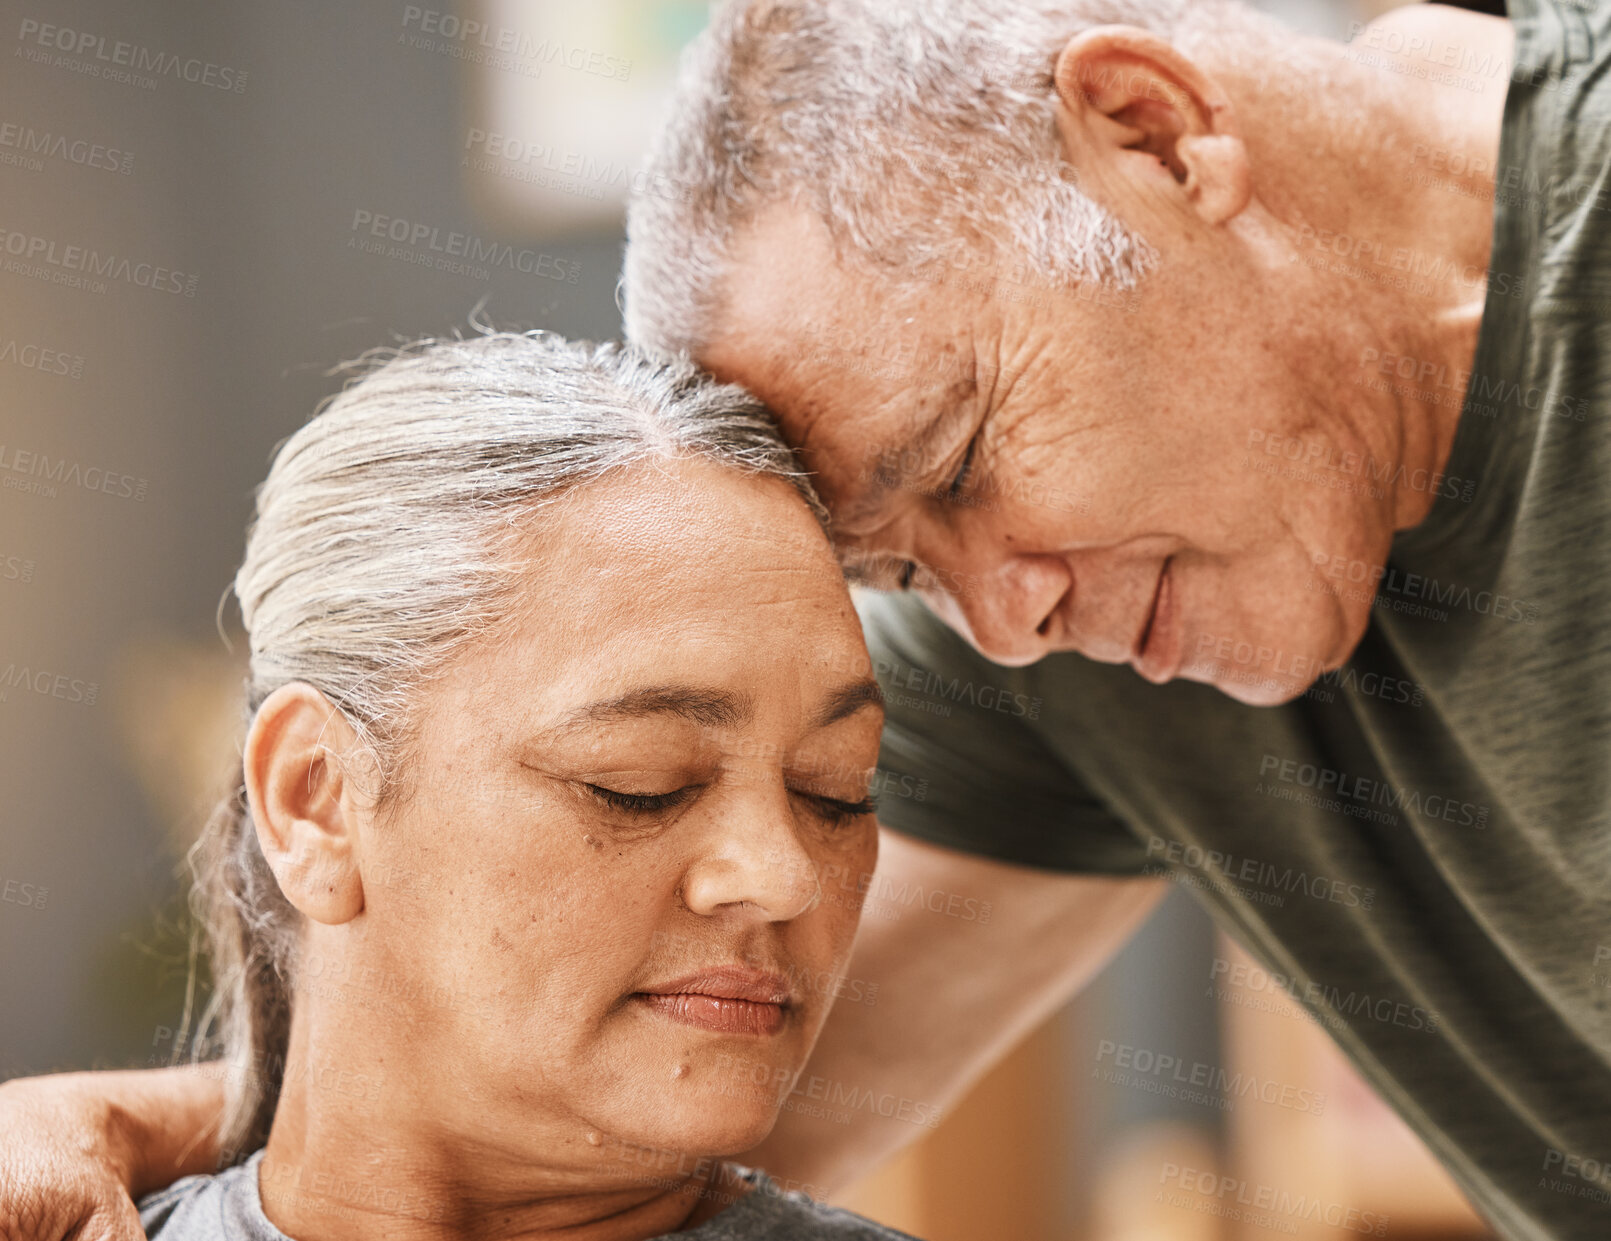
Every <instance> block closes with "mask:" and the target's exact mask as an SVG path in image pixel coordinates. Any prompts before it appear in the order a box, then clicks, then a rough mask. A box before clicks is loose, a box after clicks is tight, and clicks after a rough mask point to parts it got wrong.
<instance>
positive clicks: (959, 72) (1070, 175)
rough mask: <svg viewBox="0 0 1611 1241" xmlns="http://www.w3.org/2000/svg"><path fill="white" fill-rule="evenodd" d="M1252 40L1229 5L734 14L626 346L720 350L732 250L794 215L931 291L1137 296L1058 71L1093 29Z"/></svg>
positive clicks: (688, 132)
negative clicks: (1062, 134) (957, 270)
mask: <svg viewBox="0 0 1611 1241" xmlns="http://www.w3.org/2000/svg"><path fill="white" fill-rule="evenodd" d="M1227 13H1235V14H1236V17H1237V19H1238V20H1235V21H1234V22H1232V23H1230V24H1232V25H1234V26H1241V25H1244V24H1250V23H1252V22H1254V21H1256V20H1257V15H1255V14H1254V13H1252V12H1251V11H1250V10H1246V9H1244V8H1243V7H1242V6H1241V5H1239V4H1234V3H1231V2H1229V0H1057V2H1049V0H729V3H728V4H727V5H726V6H725V7H723V8H722V9H720V10H719V11H718V12H717V13H716V14H715V15H714V17H713V18H712V21H711V24H710V26H709V28H708V29H706V30H705V31H704V32H703V33H702V34H701V35H700V36H699V37H698V38H697V39H696V40H695V41H694V43H693V44H692V45H691V46H690V47H689V48H688V49H687V51H686V52H685V53H684V57H683V63H682V69H681V73H680V75H679V80H678V84H677V90H676V95H675V98H674V101H673V103H672V106H671V111H670V115H669V117H668V119H667V121H666V123H665V125H664V126H663V127H662V129H661V130H660V132H659V134H658V136H657V138H656V140H655V143H654V146H653V148H652V152H651V155H650V159H649V164H648V167H647V169H646V175H645V176H644V177H642V178H641V179H640V180H639V182H638V189H637V193H636V194H635V196H634V199H633V202H632V204H631V207H630V210H629V215H628V223H627V234H628V238H629V244H628V249H627V255H626V269H625V273H624V276H623V288H622V293H623V304H624V308H625V314H626V326H627V334H628V335H629V336H631V337H632V338H633V339H635V340H639V341H642V342H645V343H649V344H653V345H656V346H658V347H661V348H667V349H676V350H687V351H693V350H697V349H698V348H700V347H701V346H703V345H705V344H706V343H708V340H709V335H710V333H711V331H712V328H713V326H714V325H713V322H712V318H713V315H714V314H716V313H717V312H718V310H719V301H720V299H721V296H722V284H723V278H724V274H725V271H726V267H727V260H728V251H729V247H730V244H731V242H732V239H733V236H734V233H735V231H736V230H737V229H738V228H739V227H740V226H741V225H742V224H744V223H745V222H746V221H747V220H750V219H752V218H753V217H754V216H755V215H756V213H757V212H758V211H759V210H760V209H761V208H763V207H766V206H768V205H770V204H773V203H784V204H790V205H794V206H797V207H799V208H802V209H805V210H808V211H810V212H812V213H814V214H815V215H816V216H817V217H818V218H819V219H821V220H822V221H823V222H824V223H826V224H827V226H828V228H829V230H830V231H831V233H832V235H833V238H834V241H835V244H836V246H837V247H838V249H839V250H840V252H841V253H846V252H848V253H849V254H851V255H853V256H855V257H859V258H862V259H866V260H871V261H872V262H873V263H874V264H875V265H877V266H879V267H882V268H886V269H892V270H893V271H895V272H897V273H899V274H901V275H904V276H906V277H914V278H919V279H921V278H923V277H924V276H926V275H928V274H929V273H932V272H933V271H934V270H935V269H937V268H938V267H940V266H942V265H945V264H952V265H960V264H964V263H969V262H977V261H980V260H981V259H982V260H983V261H985V262H993V261H997V260H1001V259H1008V260H1010V261H1012V262H1021V263H1023V264H1024V265H1025V267H1026V269H1027V274H1028V275H1029V276H1030V277H1031V278H1033V279H1035V280H1038V281H1042V282H1044V283H1046V284H1049V285H1053V286H1068V285H1074V284H1078V283H1081V282H1086V281H1091V282H1096V283H1099V284H1108V285H1111V286H1114V287H1119V288H1129V287H1132V286H1133V285H1134V283H1135V281H1136V279H1137V278H1138V277H1139V276H1140V275H1141V273H1142V272H1143V271H1144V270H1145V269H1146V268H1147V266H1148V264H1149V261H1150V259H1151V257H1152V254H1151V251H1150V249H1149V248H1148V247H1147V245H1146V244H1145V242H1144V241H1142V240H1140V239H1138V238H1136V237H1135V236H1133V235H1132V234H1131V233H1130V232H1129V231H1128V230H1127V229H1125V228H1124V227H1123V226H1122V225H1121V224H1120V223H1119V221H1118V220H1116V219H1115V218H1114V217H1113V216H1112V215H1111V214H1110V213H1109V212H1107V211H1105V210H1104V209H1103V208H1101V207H1100V206H1098V205H1097V204H1096V203H1095V202H1093V201H1092V200H1091V199H1090V198H1088V197H1087V196H1086V195H1085V194H1084V193H1082V192H1081V191H1080V190H1079V189H1078V188H1077V186H1076V185H1075V184H1074V171H1075V170H1072V169H1070V168H1069V166H1068V164H1067V163H1066V161H1065V160H1064V159H1063V157H1062V149H1061V145H1060V142H1059V138H1058V133H1057V128H1056V115H1057V104H1058V97H1057V92H1056V90H1055V88H1054V85H1053V70H1054V68H1055V65H1056V62H1057V55H1058V53H1059V51H1061V49H1062V48H1063V46H1064V45H1065V44H1066V43H1067V42H1068V40H1069V39H1070V38H1071V37H1073V36H1074V35H1075V34H1077V33H1079V32H1080V31H1081V30H1084V29H1088V28H1090V27H1093V26H1100V25H1109V24H1123V25H1131V26H1139V27H1141V28H1143V29H1145V30H1148V31H1151V32H1153V33H1155V34H1158V35H1160V36H1163V37H1165V38H1169V39H1172V40H1175V41H1177V42H1181V41H1184V40H1185V38H1186V36H1187V35H1188V33H1189V32H1195V31H1198V30H1202V29H1205V28H1209V27H1212V26H1213V25H1216V24H1217V25H1220V26H1224V25H1226V24H1227V22H1226V21H1225V17H1224V15H1225V14H1227Z"/></svg>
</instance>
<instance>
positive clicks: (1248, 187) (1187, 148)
mask: <svg viewBox="0 0 1611 1241" xmlns="http://www.w3.org/2000/svg"><path fill="white" fill-rule="evenodd" d="M1175 149H1176V151H1177V152H1178V153H1179V157H1180V162H1181V163H1182V164H1183V165H1184V166H1185V168H1186V195H1187V197H1189V198H1190V199H1191V201H1192V205H1193V206H1194V207H1196V208H1197V214H1198V215H1200V216H1202V218H1203V219H1204V220H1205V221H1206V222H1207V223H1209V224H1223V223H1225V221H1226V220H1229V219H1230V218H1231V217H1232V216H1235V215H1237V214H1239V213H1240V212H1241V211H1242V209H1243V208H1244V207H1246V206H1247V204H1248V201H1249V200H1250V199H1251V198H1252V197H1253V178H1252V176H1251V175H1250V174H1249V171H1248V166H1247V147H1246V146H1244V145H1243V144H1242V140H1241V139H1240V138H1237V137H1235V136H1233V135H1231V134H1201V135H1198V136H1195V137H1192V136H1187V137H1184V138H1181V139H1180V141H1179V142H1177V143H1176V144H1175Z"/></svg>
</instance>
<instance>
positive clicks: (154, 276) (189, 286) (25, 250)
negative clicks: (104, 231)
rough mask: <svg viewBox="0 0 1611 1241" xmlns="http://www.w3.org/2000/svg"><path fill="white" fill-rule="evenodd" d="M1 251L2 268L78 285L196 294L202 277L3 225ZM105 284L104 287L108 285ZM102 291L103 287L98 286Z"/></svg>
mask: <svg viewBox="0 0 1611 1241" xmlns="http://www.w3.org/2000/svg"><path fill="white" fill-rule="evenodd" d="M0 253H3V254H4V255H5V256H6V259H5V260H4V262H0V270H4V271H9V272H14V273H16V274H17V275H22V276H34V277H37V278H39V279H44V280H50V281H51V282H52V283H54V284H66V285H71V286H72V287H75V288H94V283H93V282H96V281H103V282H104V281H108V280H112V281H119V282H122V283H124V284H132V285H136V286H137V287H139V288H142V289H150V290H152V291H153V292H156V293H176V294H180V295H182V296H184V297H195V296H196V284H197V282H198V281H199V280H200V277H199V276H196V275H194V274H189V275H187V274H186V273H185V272H182V271H175V270H174V269H173V268H171V267H163V266H162V265H161V264H158V263H148V262H143V261H141V260H138V259H132V258H129V257H128V256H127V255H122V254H102V253H101V252H100V251H99V250H97V249H95V248H94V247H93V246H82V245H75V244H72V243H62V242H57V241H55V240H54V239H52V238H49V237H41V236H38V235H37V234H34V233H22V232H18V231H16V230H15V229H8V228H0ZM104 287H105V285H104V284H102V286H101V288H102V289H104ZM95 291H96V292H100V291H101V290H100V289H96V290H95Z"/></svg>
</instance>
